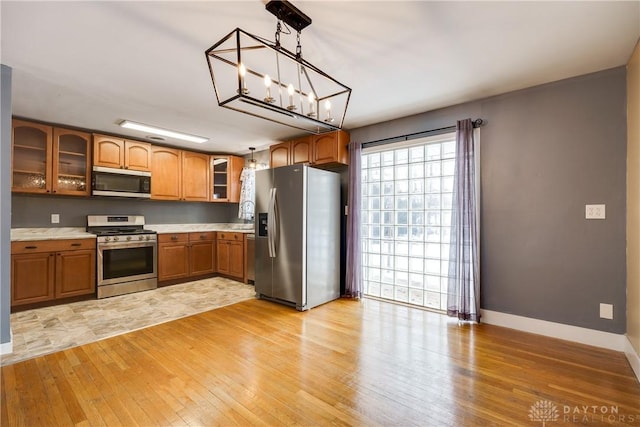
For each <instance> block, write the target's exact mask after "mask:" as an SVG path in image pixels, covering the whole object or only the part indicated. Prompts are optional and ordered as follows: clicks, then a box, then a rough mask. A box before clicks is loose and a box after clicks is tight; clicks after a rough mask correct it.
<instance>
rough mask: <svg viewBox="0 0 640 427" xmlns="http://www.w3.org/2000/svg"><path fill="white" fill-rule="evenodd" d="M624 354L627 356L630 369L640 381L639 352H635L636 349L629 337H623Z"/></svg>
mask: <svg viewBox="0 0 640 427" xmlns="http://www.w3.org/2000/svg"><path fill="white" fill-rule="evenodd" d="M624 342H625V346H624V355H625V356H627V360H628V361H629V365H631V369H633V372H634V373H635V374H636V378H637V379H638V381H640V354H638V353H637V352H636V349H635V348H633V345H631V341H629V337H625V340H624Z"/></svg>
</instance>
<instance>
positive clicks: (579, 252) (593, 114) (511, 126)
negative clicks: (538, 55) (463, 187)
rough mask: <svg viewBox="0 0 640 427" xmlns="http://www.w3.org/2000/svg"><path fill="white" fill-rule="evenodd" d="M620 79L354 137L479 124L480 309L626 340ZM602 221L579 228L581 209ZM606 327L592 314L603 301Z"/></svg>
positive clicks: (371, 129) (513, 97)
mask: <svg viewBox="0 0 640 427" xmlns="http://www.w3.org/2000/svg"><path fill="white" fill-rule="evenodd" d="M625 108H626V72H625V68H624V67H619V68H614V69H611V70H605V71H601V72H598V73H594V74H589V75H585V76H580V77H576V78H572V79H567V80H562V81H559V82H554V83H550V84H546V85H542V86H537V87H533V88H529V89H525V90H521V91H517V92H512V93H508V94H505V95H501V96H498V97H492V98H487V99H484V100H481V101H476V102H471V103H467V104H462V105H458V106H454V107H450V108H446V109H442V110H438V111H432V112H428V113H424V114H420V115H416V116H411V117H406V118H402V119H398V120H394V121H391V122H387V123H381V124H377V125H373V126H368V127H364V128H360V129H355V130H352V131H351V139H352V140H353V141H358V142H367V141H371V140H376V139H380V138H386V137H393V136H397V135H403V134H408V133H412V132H420V131H423V130H428V129H433V128H439V127H444V126H449V125H452V124H455V122H456V120H457V119H463V118H467V117H470V118H473V119H476V118H482V119H485V120H487V124H486V125H485V126H483V127H482V129H481V131H480V134H481V137H480V139H481V150H480V152H481V175H482V178H481V191H482V195H481V203H482V204H481V215H482V217H481V257H482V260H481V276H482V292H481V304H482V308H484V309H487V310H494V311H499V312H503V313H510V314H515V315H520V316H526V317H530V318H536V319H542V320H548V321H552V322H558V323H563V324H569V325H575V326H581V327H585V328H591V329H597V330H602V331H608V332H614V333H624V332H625V327H626V326H625V324H626V320H625V310H626V308H625V305H626V304H625V286H626V285H625V282H626V264H625V248H626V241H625V209H626V208H625V203H626V202H625V186H626V182H625V173H626V110H625ZM601 203H602V204H606V215H607V218H606V220H585V219H584V214H585V204H601ZM601 302H603V303H609V304H613V305H614V319H613V320H605V319H600V318H599V304H600V303H601Z"/></svg>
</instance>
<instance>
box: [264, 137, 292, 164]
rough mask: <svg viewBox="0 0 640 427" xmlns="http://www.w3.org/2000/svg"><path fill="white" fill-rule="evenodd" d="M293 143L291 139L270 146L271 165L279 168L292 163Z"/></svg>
mask: <svg viewBox="0 0 640 427" xmlns="http://www.w3.org/2000/svg"><path fill="white" fill-rule="evenodd" d="M290 153H291V143H290V142H289V141H287V142H282V143H280V144H275V145H272V146H270V147H269V167H271V168H279V167H280V166H287V165H289V164H291V160H290V159H291V155H290Z"/></svg>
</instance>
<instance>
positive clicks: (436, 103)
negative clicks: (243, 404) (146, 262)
mask: <svg viewBox="0 0 640 427" xmlns="http://www.w3.org/2000/svg"><path fill="white" fill-rule="evenodd" d="M294 4H295V5H296V6H297V7H298V8H299V9H301V10H302V11H303V12H304V13H305V14H307V15H308V16H310V17H311V18H312V20H313V24H312V25H311V26H309V27H308V28H306V29H305V30H303V32H302V47H303V53H304V57H305V58H306V59H307V60H308V61H309V62H311V63H313V64H314V65H316V66H318V67H319V68H321V69H322V70H323V71H325V72H327V73H328V74H330V75H331V76H333V77H334V78H336V79H337V80H338V81H340V82H342V83H344V84H346V85H347V86H349V87H351V88H352V90H353V93H352V96H351V101H350V103H349V109H348V111H347V115H346V119H345V123H344V127H345V128H346V129H354V128H357V127H360V126H364V125H368V124H372V123H378V122H381V121H385V120H389V119H393V118H397V117H402V116H406V115H411V114H416V113H420V112H424V111H429V110H433V109H437V108H441V107H445V106H449V105H454V104H458V103H461V102H465V101H471V100H475V99H480V98H484V97H487V96H491V95H496V94H500V93H504V92H508V91H512V90H516V89H521V88H525V87H529V86H533V85H537V84H541V83H546V82H550V81H555V80H559V79H563V78H567V77H572V76H576V75H581V74H586V73H590V72H594V71H598V70H603V69H607V68H612V67H616V66H620V65H624V64H626V62H627V60H628V59H629V57H630V55H631V53H632V51H633V48H634V46H635V44H636V42H637V41H638V39H639V37H640V1H626V2H612V1H603V2H597V1H595V2H544V1H543V2H477V1H474V2H425V1H391V2H381V1H302V0H297V1H294ZM0 8H1V9H0V13H1V18H2V27H1V30H2V33H1V37H2V39H1V40H2V41H1V43H2V46H1V47H2V50H1V53H0V55H1V57H0V58H1V61H2V63H3V64H6V65H9V66H11V67H12V68H13V114H14V115H17V116H22V117H27V118H33V119H38V120H43V121H48V122H54V123H62V124H68V125H73V126H77V127H83V128H87V129H96V130H100V131H101V132H105V133H117V134H123V135H129V136H131V137H136V138H144V137H145V136H146V135H144V134H142V133H140V132H137V131H127V130H125V129H122V128H120V127H119V126H118V125H117V123H119V122H120V121H121V120H123V119H129V120H134V121H139V122H142V123H146V124H151V125H156V126H160V127H164V128H169V129H173V130H178V131H184V132H189V133H193V134H196V135H202V136H205V137H208V138H210V141H209V142H207V143H205V144H202V145H198V144H193V143H180V142H177V141H173V140H170V139H167V143H169V144H171V145H176V146H181V147H185V148H191V149H200V150H205V151H211V152H233V153H246V152H247V150H248V147H250V146H255V147H259V148H260V147H265V146H267V145H269V144H270V143H272V142H274V141H278V140H281V139H284V138H289V137H293V136H297V135H299V131H296V130H295V129H291V128H288V127H284V126H281V125H276V124H273V123H270V122H267V121H265V120H261V119H257V118H254V117H251V116H247V115H244V114H241V113H237V112H234V111H230V110H227V109H224V108H221V107H218V105H217V101H216V98H215V94H214V91H213V85H212V83H211V77H210V75H209V72H208V68H207V62H206V60H205V56H204V51H205V50H206V49H208V48H209V47H210V46H211V45H213V44H214V43H215V42H217V41H218V40H219V39H221V38H222V37H223V36H224V35H226V34H228V33H229V32H230V31H231V30H233V29H234V28H236V27H240V28H242V29H243V30H245V31H248V32H250V33H253V34H256V35H260V36H263V37H267V38H269V39H273V35H274V32H275V24H276V20H275V17H274V16H273V15H271V14H270V13H269V12H267V11H266V10H265V8H264V3H263V2H262V1H260V0H247V1H237V0H236V1H206V2H205V1H200V2H184V1H173V2H157V1H144V2H142V1H140V2H139V1H126V2H114V1H103V2H101V1H91V2H50V1H48V2H24V1H18V2H12V1H5V0H2V2H1V3H0ZM283 45H284V46H285V47H286V48H288V49H289V50H295V38H294V36H286V37H284V36H283Z"/></svg>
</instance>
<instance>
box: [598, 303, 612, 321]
mask: <svg viewBox="0 0 640 427" xmlns="http://www.w3.org/2000/svg"><path fill="white" fill-rule="evenodd" d="M600 318H601V319H609V320H612V319H613V304H604V303H600Z"/></svg>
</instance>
